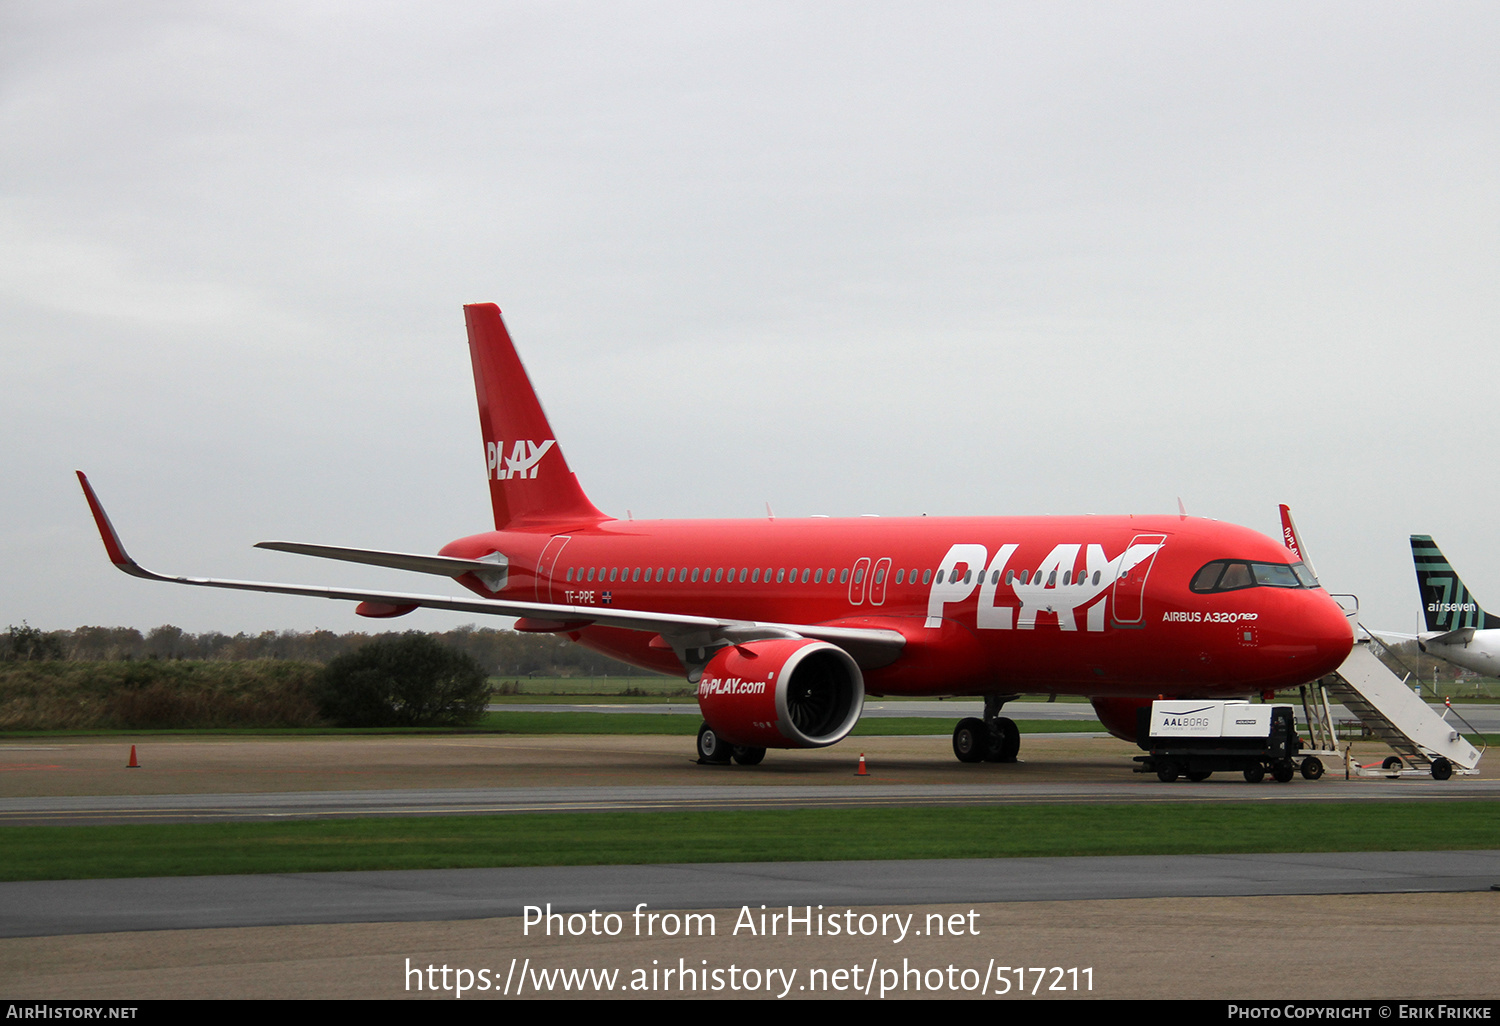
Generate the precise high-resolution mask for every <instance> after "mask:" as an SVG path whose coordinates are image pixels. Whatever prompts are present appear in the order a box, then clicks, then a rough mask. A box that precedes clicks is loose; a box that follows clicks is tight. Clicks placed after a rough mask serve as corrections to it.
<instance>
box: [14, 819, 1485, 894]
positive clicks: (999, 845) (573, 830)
mask: <svg viewBox="0 0 1500 1026" xmlns="http://www.w3.org/2000/svg"><path fill="white" fill-rule="evenodd" d="M1497 847H1500V802H1495V801H1457V802H1433V803H1415V802H1400V803H1397V802H1389V803H1387V802H1357V803H1348V804H1343V803H1326V804H1324V803H1319V804H1317V805H1293V804H1282V803H1275V804H1269V803H1250V802H1247V803H1233V804H1227V803H1213V804H1208V803H1202V804H1193V803H1184V802H1172V803H1165V802H1164V803H1158V804H1145V805H1141V804H1130V805H1039V806H992V807H980V808H975V807H946V808H881V809H792V810H784V811H745V812H628V813H549V814H538V815H512V816H445V817H421V818H386V819H346V820H312V821H305V822H298V823H193V824H181V825H168V826H147V825H126V826H78V827H9V828H7V829H5V830H4V831H0V879H5V880H65V879H86V878H99V877H132V876H190V875H205V874H207V875H213V874H227V873H306V872H323V871H334V870H370V869H444V868H459V867H489V866H544V865H632V864H651V863H677V862H765V861H827V860H833V859H927V858H1008V857H1020V856H1064V855H1168V854H1171V855H1180V854H1195V853H1249V852H1302V851H1403V850H1424V849H1433V850H1441V849H1462V848H1470V849H1477V848H1497Z"/></svg>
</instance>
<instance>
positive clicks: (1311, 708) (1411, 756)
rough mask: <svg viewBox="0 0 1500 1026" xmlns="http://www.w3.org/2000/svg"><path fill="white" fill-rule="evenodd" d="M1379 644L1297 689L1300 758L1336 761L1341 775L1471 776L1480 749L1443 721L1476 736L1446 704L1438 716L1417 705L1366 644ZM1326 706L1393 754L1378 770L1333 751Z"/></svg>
mask: <svg viewBox="0 0 1500 1026" xmlns="http://www.w3.org/2000/svg"><path fill="white" fill-rule="evenodd" d="M1351 622H1352V617H1351ZM1366 633H1368V632H1366ZM1379 644H1381V643H1380V641H1379V639H1377V638H1373V637H1370V638H1366V639H1363V640H1360V641H1358V642H1356V643H1355V645H1354V648H1353V649H1351V650H1350V652H1349V657H1348V658H1347V659H1345V660H1344V663H1343V665H1342V666H1340V667H1339V668H1338V670H1337V671H1335V672H1334V673H1331V674H1329V675H1328V676H1326V677H1323V678H1322V679H1320V680H1317V681H1314V682H1313V683H1312V684H1307V685H1304V686H1303V687H1302V711H1303V716H1304V724H1305V729H1306V730H1307V731H1308V733H1309V734H1310V735H1311V736H1310V737H1309V739H1308V740H1309V747H1308V748H1304V749H1303V751H1302V754H1303V755H1304V756H1317V757H1325V758H1332V759H1336V760H1341V761H1343V763H1344V770H1345V775H1346V776H1377V777H1397V776H1416V775H1425V774H1428V773H1430V774H1432V776H1433V778H1434V779H1437V780H1447V779H1448V778H1449V777H1451V776H1453V774H1455V773H1458V774H1461V775H1465V776H1472V775H1474V774H1477V773H1478V772H1479V758H1480V756H1481V755H1482V754H1483V751H1481V750H1477V749H1475V747H1474V746H1473V745H1471V744H1469V742H1468V741H1466V740H1464V738H1463V735H1461V734H1460V733H1459V731H1458V729H1457V727H1456V726H1454V724H1452V723H1450V722H1449V720H1448V717H1449V716H1452V717H1454V719H1456V720H1457V721H1459V722H1460V723H1462V724H1463V726H1464V728H1465V729H1466V730H1468V731H1469V732H1470V733H1474V734H1477V733H1479V732H1478V731H1477V730H1475V729H1474V728H1473V726H1472V725H1470V724H1469V723H1468V721H1467V720H1464V718H1463V717H1462V716H1461V715H1459V714H1458V712H1457V711H1455V710H1454V709H1453V708H1452V707H1451V706H1449V707H1447V708H1445V709H1444V710H1443V713H1442V714H1441V715H1439V714H1438V713H1437V712H1436V711H1434V710H1433V708H1432V707H1431V706H1429V705H1428V704H1427V703H1426V702H1423V701H1422V699H1421V697H1420V696H1419V695H1418V694H1417V693H1416V692H1414V691H1413V690H1412V689H1411V687H1410V686H1409V685H1408V684H1407V682H1406V680H1405V679H1403V678H1401V677H1397V676H1396V675H1395V674H1394V673H1392V672H1391V671H1390V670H1389V669H1388V668H1387V667H1386V665H1385V663H1383V662H1381V661H1380V659H1379V657H1377V656H1376V655H1375V653H1374V652H1373V651H1372V650H1371V646H1372V645H1379ZM1407 676H1408V678H1409V677H1410V674H1408V675H1407ZM1330 700H1331V701H1330ZM1332 702H1338V703H1339V704H1341V705H1342V706H1343V707H1344V708H1345V709H1347V710H1349V711H1350V712H1351V713H1353V714H1354V715H1355V716H1357V717H1358V718H1359V720H1360V722H1361V723H1363V724H1364V725H1365V728H1366V729H1367V730H1368V731H1369V732H1370V733H1371V734H1373V735H1375V737H1377V738H1379V739H1380V740H1381V741H1383V742H1385V743H1386V744H1387V745H1389V746H1390V747H1391V749H1392V750H1393V751H1395V753H1396V754H1395V755H1392V756H1388V757H1387V758H1386V759H1385V760H1384V762H1382V764H1381V766H1380V768H1378V769H1375V768H1368V769H1367V768H1364V767H1361V766H1359V765H1358V764H1356V763H1355V762H1354V759H1353V757H1352V756H1351V755H1350V746H1349V745H1345V746H1344V747H1343V749H1342V751H1341V750H1340V749H1339V742H1338V738H1337V736H1336V732H1335V730H1334V721H1333V710H1332Z"/></svg>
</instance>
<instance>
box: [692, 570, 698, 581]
mask: <svg viewBox="0 0 1500 1026" xmlns="http://www.w3.org/2000/svg"><path fill="white" fill-rule="evenodd" d="M693 583H694V584H697V583H698V568H697V567H693Z"/></svg>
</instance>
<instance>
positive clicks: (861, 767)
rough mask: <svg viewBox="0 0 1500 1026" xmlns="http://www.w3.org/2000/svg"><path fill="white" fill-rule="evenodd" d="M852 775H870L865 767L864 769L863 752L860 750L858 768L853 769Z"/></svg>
mask: <svg viewBox="0 0 1500 1026" xmlns="http://www.w3.org/2000/svg"><path fill="white" fill-rule="evenodd" d="M854 775H855V776H856V777H868V776H869V775H870V771H869V770H867V769H865V753H864V752H860V753H859V769H857V770H855V771H854Z"/></svg>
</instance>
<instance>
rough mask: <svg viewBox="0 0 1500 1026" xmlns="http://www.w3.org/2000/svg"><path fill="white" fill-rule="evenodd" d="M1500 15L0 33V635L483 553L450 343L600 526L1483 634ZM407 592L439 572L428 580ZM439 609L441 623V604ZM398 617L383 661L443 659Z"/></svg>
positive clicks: (126, 617)
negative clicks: (1095, 521)
mask: <svg viewBox="0 0 1500 1026" xmlns="http://www.w3.org/2000/svg"><path fill="white" fill-rule="evenodd" d="M1497 53H1500V6H1496V5H1495V4H1493V3H1458V2H1453V3H1443V4H1409V3H1373V2H1368V0H1361V2H1352V3H1307V2H1296V3H1273V2H1262V0H1257V2H1253V3H1224V4H1202V3H1111V4H1104V3H1089V4H1070V3H1036V2H1025V3H1002V2H985V3H964V2H952V3H942V4H933V3H871V2H863V0H862V2H859V3H807V2H788V3H763V2H753V0H751V2H742V3H734V4H729V3H708V2H697V3H674V2H662V3H644V2H643V3H604V2H590V3H567V2H556V0H547V2H537V3H494V2H491V3H460V2H449V3H443V2H435V3H422V4H415V3H411V4H398V3H372V2H360V3H354V2H349V3H318V2H309V0H298V2H295V3H274V2H261V3H255V4H245V3H214V2H204V0H195V2H191V3H166V2H151V0H134V2H131V3H105V2H91V3H68V2H63V0H7V2H6V3H4V4H3V5H0V140H3V143H0V349H3V354H4V361H3V364H0V368H3V371H0V373H3V378H0V380H3V389H4V392H3V395H4V400H5V401H4V403H3V404H0V437H3V442H4V444H3V446H0V474H3V487H0V583H3V588H0V628H3V626H4V625H5V624H7V623H19V622H20V621H21V620H22V619H25V620H28V621H29V622H30V623H31V624H32V625H34V626H39V627H43V628H47V629H52V628H63V627H74V626H79V625H82V624H106V625H115V624H123V625H132V626H136V627H140V628H142V629H146V628H150V627H152V626H155V625H157V624H160V623H164V622H170V623H173V624H176V625H178V626H180V627H183V628H184V629H187V630H192V631H204V630H223V631H227V632H230V633H233V632H235V631H239V630H244V631H252V632H255V631H260V630H265V629H272V628H274V629H284V628H296V629H308V628H312V627H315V626H319V627H327V628H329V629H333V630H339V631H343V630H351V629H371V627H372V626H373V627H376V628H379V627H380V626H381V625H380V624H375V623H372V622H371V621H367V620H361V619H360V618H358V617H355V616H354V615H353V612H352V609H351V608H350V607H348V606H346V605H341V604H334V603H328V602H323V601H319V600H312V599H296V598H286V597H276V596H247V595H235V594H229V593H222V594H221V593H216V592H205V591H198V590H188V589H182V588H171V587H167V586H165V585H151V584H148V583H145V582H140V581H136V580H133V579H131V578H128V577H126V576H124V575H122V574H119V573H118V572H116V571H115V570H113V569H112V568H111V567H109V565H108V564H107V563H106V562H105V560H104V557H103V552H102V550H101V547H100V545H99V542H98V539H97V536H96V535H95V533H94V532H93V528H92V525H91V522H90V520H89V517H88V514H87V510H86V508H85V505H84V503H83V500H82V497H81V495H80V493H79V490H78V487H77V484H76V482H75V481H74V479H73V476H72V472H73V470H74V469H77V468H81V469H83V470H85V471H87V472H88V473H89V474H90V476H91V479H92V480H93V481H94V483H95V486H96V487H97V488H98V490H99V492H100V495H101V497H102V498H103V499H104V501H105V503H106V505H107V506H108V507H109V509H110V512H111V514H112V516H113V517H114V520H115V523H116V525H117V526H118V527H119V528H120V530H121V532H122V534H123V535H124V538H125V540H126V542H127V544H128V545H129V546H130V548H131V550H132V554H133V555H135V556H136V557H137V558H138V559H140V561H141V562H142V563H144V564H145V565H147V566H149V567H152V568H154V569H160V570H164V571H170V572H176V573H192V574H203V575H213V576H221V577H242V578H251V579H260V580H298V581H305V582H309V583H323V584H332V583H340V584H348V585H353V586H367V587H387V588H402V589H407V590H423V591H431V590H442V589H443V588H444V586H445V582H442V581H441V580H437V579H432V578H417V577H415V576H412V575H403V574H399V573H397V572H394V571H379V570H367V569H364V568H357V567H352V566H343V565H340V564H331V563H323V562H321V561H317V560H309V559H306V558H302V557H295V556H288V555H284V554H277V553H267V552H261V551H256V550H253V549H251V548H250V547H249V546H250V545H251V543H253V542H255V541H257V540H260V539H266V538H284V539H293V540H302V541H316V542H327V543H333V544H348V545H357V546H369V547H380V548H392V549H401V550H407V551H435V550H436V549H437V548H438V547H439V546H441V545H443V544H444V543H445V542H447V541H449V540H451V539H453V538H456V537H459V536H462V535H467V534H471V533H475V532H477V531H480V530H483V529H485V528H486V527H487V526H488V518H489V510H488V503H487V498H486V491H485V484H484V480H485V479H484V465H483V456H482V448H481V445H480V442H479V433H478V427H477V418H476V416H475V410H474V400H473V392H472V379H471V376H470V370H469V365H468V355H467V349H466V344H465V340H464V333H463V318H462V313H461V311H460V307H461V305H462V304H463V303H465V302H478V301H493V302H497V303H499V304H500V306H501V308H502V309H503V310H504V311H505V314H506V318H507V322H508V323H509V325H510V328H511V330H512V332H513V334H514V336H515V338H516V340H517V344H518V345H519V347H520V349H521V352H522V356H523V358H524V359H525V360H526V362H527V365H528V367H529V369H530V371H531V374H532V377H533V379H534V381H535V383H536V385H537V387H538V389H539V391H540V393H541V395H542V399H543V402H544V403H545V404H546V407H547V411H548V413H549V415H550V417H551V419H552V423H553V426H554V428H555V429H556V432H557V434H558V438H559V439H560V442H561V444H562V446H563V447H564V448H565V450H566V452H567V456H568V459H569V461H570V462H571V464H572V466H573V468H574V470H576V471H577V472H578V474H579V476H580V478H581V479H582V481H583V483H584V486H585V487H586V488H587V489H588V491H589V493H590V495H591V497H592V498H593V499H594V501H595V503H596V504H597V505H599V506H600V507H601V508H603V509H605V510H607V511H609V512H612V513H617V514H619V515H622V516H623V515H624V514H625V511H626V510H627V509H628V510H631V511H632V512H633V514H634V516H635V517H637V518H647V517H678V516H692V517H700V516H702V517H708V516H724V517H753V516H757V515H762V514H763V511H764V507H765V504H766V503H767V502H769V503H770V504H771V506H772V507H773V509H774V510H775V512H776V514H777V515H778V516H804V515H808V514H814V513H822V514H832V515H849V514H860V513H880V514H884V515H887V516H892V515H900V514H910V513H923V512H925V513H929V514H933V515H939V514H996V515H1009V514H1041V513H1080V512H1099V513H1124V512H1135V513H1168V512H1175V511H1176V503H1177V499H1178V497H1179V496H1180V497H1181V498H1182V500H1183V502H1184V503H1185V504H1186V506H1187V509H1188V511H1189V512H1190V513H1192V514H1194V515H1200V516H1209V517H1216V518H1219V519H1222V520H1229V521H1234V522H1237V523H1242V524H1246V525H1248V526H1251V527H1254V528H1257V529H1259V530H1262V531H1265V532H1267V533H1275V531H1276V528H1277V522H1276V504H1277V503H1278V502H1287V503H1289V504H1291V506H1292V508H1293V511H1294V513H1295V515H1296V516H1297V519H1298V523H1299V526H1300V527H1301V528H1302V531H1303V534H1304V537H1305V540H1306V541H1307V543H1308V545H1309V547H1310V549H1311V552H1312V555H1313V556H1314V558H1315V560H1316V562H1317V565H1318V570H1319V572H1320V573H1321V574H1322V576H1323V579H1324V581H1325V583H1327V584H1328V585H1329V586H1330V588H1331V589H1332V590H1336V591H1347V592H1355V593H1358V594H1359V596H1360V598H1361V600H1362V602H1363V605H1364V609H1365V613H1366V615H1365V617H1364V619H1365V622H1367V623H1370V624H1372V625H1377V626H1383V627H1387V628H1392V629H1398V630H1411V629H1413V627H1414V624H1415V618H1416V589H1415V586H1414V578H1413V574H1412V569H1411V562H1410V555H1409V550H1408V546H1407V536H1408V535H1409V534H1410V533H1412V532H1421V533H1430V534H1432V535H1434V536H1436V538H1437V539H1438V541H1439V543H1440V544H1441V545H1442V546H1443V548H1444V550H1445V551H1446V552H1447V554H1448V555H1449V556H1450V558H1452V559H1453V560H1454V561H1455V562H1457V563H1458V564H1459V566H1460V568H1461V569H1462V571H1463V573H1464V576H1465V578H1466V580H1467V582H1468V583H1469V585H1470V586H1471V587H1472V588H1473V589H1475V591H1476V592H1477V594H1478V595H1479V597H1480V599H1481V601H1486V602H1488V603H1489V604H1490V605H1491V606H1492V607H1500V530H1497V521H1500V516H1497V514H1496V512H1495V510H1496V509H1497V505H1500V480H1497V475H1496V474H1495V473H1494V472H1493V470H1492V468H1491V464H1492V462H1493V460H1494V458H1495V456H1494V453H1493V452H1492V449H1491V447H1492V443H1493V442H1494V441H1495V440H1497V439H1500V424H1497V420H1500V417H1497V414H1496V403H1495V398H1496V397H1495V382H1496V370H1497V366H1500V355H1497V353H1496V341H1497V325H1500V294H1497V282H1500V231H1497V229H1500V216H1497V215H1500V188H1497V186H1500V58H1497V57H1496V54H1497ZM435 580H436V583H434V582H435ZM455 587H456V586H455ZM454 623H455V617H453V616H451V615H449V614H438V613H417V614H414V615H413V616H411V617H408V618H406V619H405V620H400V621H395V622H393V623H392V624H391V626H395V627H402V628H404V627H408V626H416V627H447V626H452V625H453V624H454Z"/></svg>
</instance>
